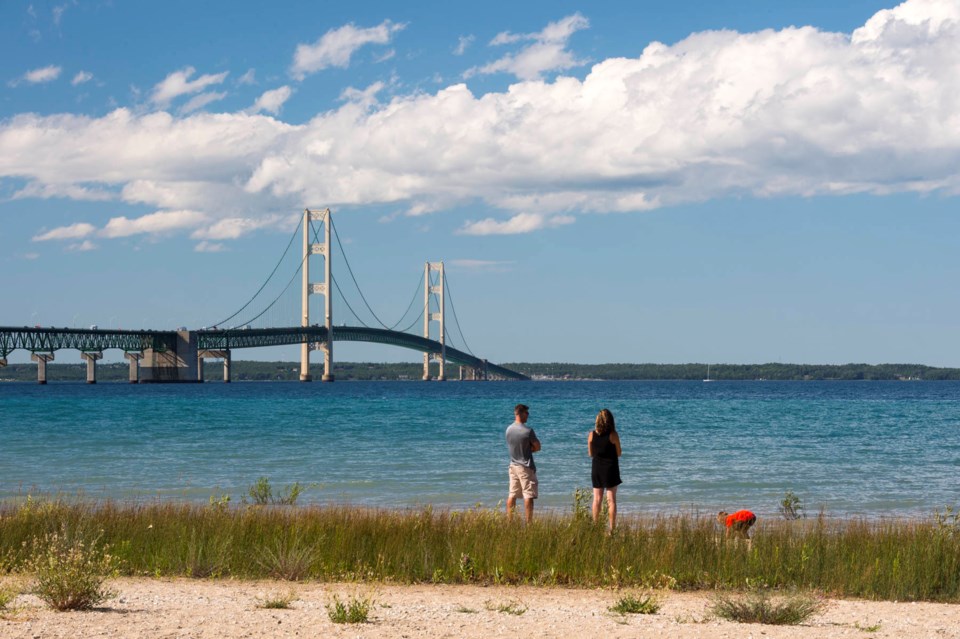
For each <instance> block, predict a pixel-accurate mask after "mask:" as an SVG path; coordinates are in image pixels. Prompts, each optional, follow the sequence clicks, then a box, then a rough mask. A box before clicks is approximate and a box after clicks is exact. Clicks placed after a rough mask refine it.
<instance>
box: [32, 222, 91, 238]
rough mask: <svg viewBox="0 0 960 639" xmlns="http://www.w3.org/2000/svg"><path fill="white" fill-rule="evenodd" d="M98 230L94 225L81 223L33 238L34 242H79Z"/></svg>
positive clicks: (61, 227) (58, 228)
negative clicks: (78, 240)
mask: <svg viewBox="0 0 960 639" xmlns="http://www.w3.org/2000/svg"><path fill="white" fill-rule="evenodd" d="M95 230H96V227H94V226H93V225H92V224H86V223H84V222H80V223H77V224H71V225H70V226H60V227H57V228H55V229H52V230H49V231H47V232H45V233H41V234H40V235H35V236H34V237H33V241H34V242H46V241H48V240H77V239H80V238H82V237H87V236H88V235H90V234H91V233H93V232H94V231H95Z"/></svg>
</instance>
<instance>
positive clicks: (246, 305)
mask: <svg viewBox="0 0 960 639" xmlns="http://www.w3.org/2000/svg"><path fill="white" fill-rule="evenodd" d="M302 225H303V220H300V222H298V223H297V228H296V229H294V231H293V235H291V236H290V241H289V242H288V243H287V248H286V249H285V250H284V251H283V255H281V256H280V260H279V261H278V262H277V265H276V266H274V267H273V271H271V272H270V275H269V276H268V277H267V279H266V281H265V282H264V283H263V285H262V286H261V287H260V288H259V289H257V292H256V293H254V294H253V297H251V298H250V299H249V300H248V301H247V303H246V304H244V305H243V306H241V307H240V309H239V310H237V312H236V313H234V314H233V315H231V316H230V317H227V318H226V319H222V320H220V321H219V322H216V323H214V324H212V326H220V325H221V324H226V323H227V322H229V321H230V320H232V319H233V318H234V317H236V316H237V315H239V314H240V313H242V312H243V311H244V309H246V308H247V307H248V306H250V304H252V303H253V300H255V299H257V296H258V295H260V293H262V292H263V289H264V288H266V286H267V284H269V283H270V280H271V279H273V276H274V275H275V274H276V272H277V269H278V268H280V265H281V264H282V263H283V258H285V257H286V256H287V253H288V252H289V251H290V247H291V246H292V245H293V240H294V239H296V237H297V233H298V232H299V231H300V227H301V226H302ZM300 264H301V267H302V265H303V262H302V261H301V262H300ZM297 272H298V273H299V272H300V271H299V270H298V271H297ZM287 286H290V285H289V284H287ZM284 290H286V289H284ZM274 303H276V300H274ZM270 306H273V304H270ZM270 306H268V307H267V308H268V309H269V308H270ZM264 312H266V310H264ZM260 315H263V313H261V314H260ZM260 315H258V316H257V317H260ZM245 323H249V322H245Z"/></svg>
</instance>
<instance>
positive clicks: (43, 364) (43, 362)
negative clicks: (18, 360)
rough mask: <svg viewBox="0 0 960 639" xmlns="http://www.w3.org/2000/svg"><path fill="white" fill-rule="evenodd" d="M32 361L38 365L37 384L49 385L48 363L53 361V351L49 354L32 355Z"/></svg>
mask: <svg viewBox="0 0 960 639" xmlns="http://www.w3.org/2000/svg"><path fill="white" fill-rule="evenodd" d="M30 359H32V360H33V361H35V362H36V363H37V383H38V384H46V383H47V362H52V361H53V351H51V352H49V353H32V354H31V355H30Z"/></svg>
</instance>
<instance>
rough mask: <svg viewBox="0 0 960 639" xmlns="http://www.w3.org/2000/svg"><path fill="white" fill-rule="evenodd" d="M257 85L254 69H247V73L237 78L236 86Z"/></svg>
mask: <svg viewBox="0 0 960 639" xmlns="http://www.w3.org/2000/svg"><path fill="white" fill-rule="evenodd" d="M256 83H257V71H256V69H247V72H246V73H244V74H243V75H241V76H240V77H239V78H237V84H239V85H241V86H243V85H246V84H256Z"/></svg>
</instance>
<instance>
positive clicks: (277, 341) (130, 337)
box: [0, 326, 529, 379]
mask: <svg viewBox="0 0 960 639" xmlns="http://www.w3.org/2000/svg"><path fill="white" fill-rule="evenodd" d="M193 333H194V334H195V335H196V337H197V348H198V349H199V350H210V351H218V350H232V349H237V348H260V347H264V346H283V345H289V344H302V343H305V342H307V343H310V342H326V341H327V329H326V327H324V326H306V327H300V326H295V327H290V328H251V329H223V330H201V331H193ZM176 340H177V333H176V332H175V331H129V330H127V331H125V330H108V329H82V328H37V327H34V328H30V327H26V326H24V327H22V328H18V327H2V326H0V358H6V356H7V355H8V354H10V353H11V352H13V351H15V350H17V349H22V350H28V351H31V352H38V353H39V352H52V351H56V350H61V349H76V350H79V351H85V352H98V351H103V350H107V349H111V348H117V349H120V350H123V351H127V352H138V351H143V350H144V349H148V348H149V349H153V350H156V351H167V350H172V349H174V348H175V344H176ZM333 341H334V342H374V343H379V344H388V345H391V346H399V347H401V348H408V349H412V350H415V351H420V352H421V353H439V352H440V348H441V346H440V342H438V341H436V340H432V339H427V338H425V337H421V336H419V335H410V334H408V333H401V332H398V331H391V330H386V329H380V328H367V327H365V326H335V327H334V329H333ZM445 352H446V359H447V361H448V362H450V363H452V364H458V365H461V366H469V367H472V368H478V369H483V370H486V371H487V372H488V373H490V374H493V375H497V376H500V377H505V378H507V379H529V377H527V376H526V375H524V374H522V373H518V372H516V371H512V370H510V369H508V368H504V367H503V366H498V365H496V364H492V363H489V362H487V361H486V360H484V359H481V358H479V357H476V356H474V355H471V354H469V353H465V352H463V351H461V350H459V349H456V348H452V347H450V346H447V347H446V349H445Z"/></svg>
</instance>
